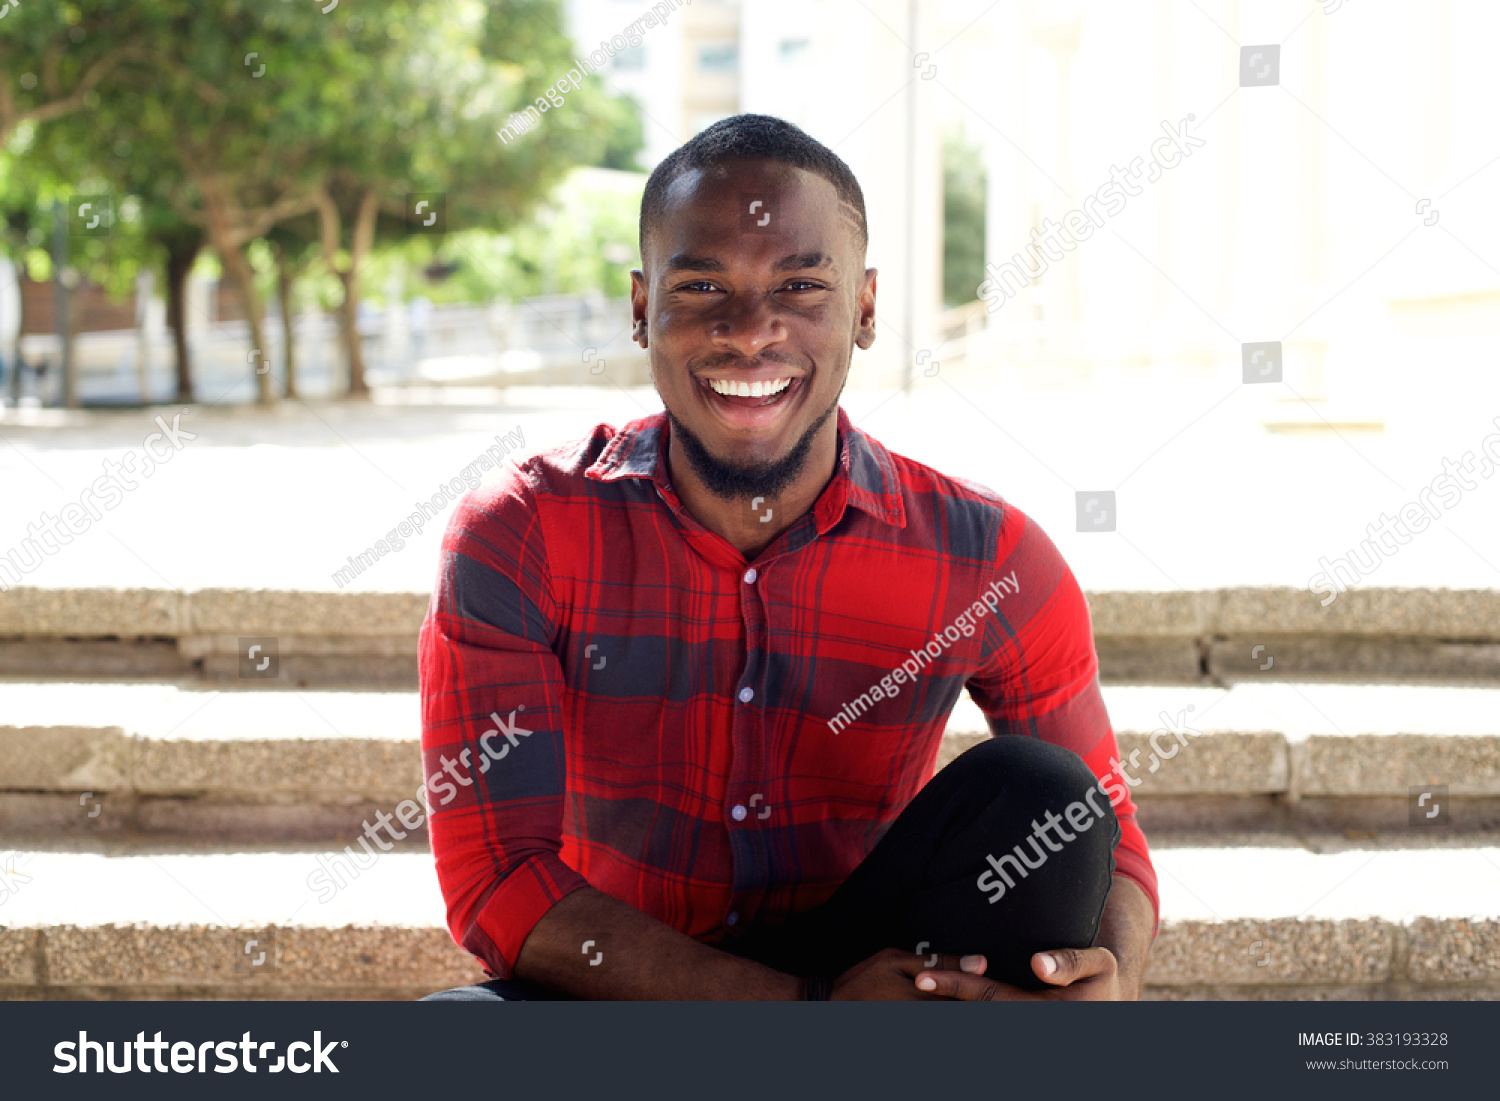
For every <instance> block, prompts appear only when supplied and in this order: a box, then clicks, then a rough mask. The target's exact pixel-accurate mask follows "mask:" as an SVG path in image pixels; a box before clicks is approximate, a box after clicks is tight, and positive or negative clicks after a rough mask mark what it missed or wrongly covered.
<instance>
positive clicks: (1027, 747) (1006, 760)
mask: <svg viewBox="0 0 1500 1101" xmlns="http://www.w3.org/2000/svg"><path fill="white" fill-rule="evenodd" d="M948 768H951V769H958V770H959V776H958V777H957V779H958V780H959V781H960V782H961V783H963V784H964V786H966V787H967V786H970V785H972V786H974V787H975V788H977V789H978V790H979V791H982V792H984V793H987V794H990V795H1001V794H1010V795H1012V796H1013V797H1014V798H1017V799H1020V800H1023V801H1025V802H1028V803H1032V804H1034V805H1036V806H1038V807H1044V808H1045V807H1051V808H1053V809H1054V810H1060V809H1061V808H1063V807H1065V806H1067V805H1068V804H1070V803H1075V802H1079V803H1085V804H1086V805H1089V806H1091V807H1093V808H1094V809H1095V811H1096V812H1098V813H1100V815H1101V817H1108V818H1113V817H1114V809H1113V808H1112V807H1111V806H1110V802H1109V798H1108V796H1106V795H1104V794H1103V793H1102V792H1101V791H1100V790H1099V778H1098V777H1097V776H1095V775H1094V773H1093V771H1092V770H1091V769H1090V768H1089V766H1088V765H1087V764H1085V763H1084V760H1083V758H1082V757H1080V756H1078V754H1076V753H1074V752H1073V751H1072V750H1070V749H1064V748H1063V747H1062V746H1058V745H1053V744H1052V743H1051V742H1044V741H1042V740H1040V739H1038V738H1023V737H1020V736H1019V735H1014V734H1002V735H999V736H998V737H994V738H990V739H989V740H988V741H984V742H981V743H979V744H978V745H976V746H974V747H973V748H972V749H970V750H968V751H967V752H965V753H963V754H961V755H960V756H958V757H957V758H955V759H954V761H953V762H952V763H951V764H950V765H949V766H948ZM945 771H946V770H945ZM1090 789H1093V791H1094V795H1093V799H1092V800H1090V799H1089V790H1090ZM1101 808H1102V809H1101Z"/></svg>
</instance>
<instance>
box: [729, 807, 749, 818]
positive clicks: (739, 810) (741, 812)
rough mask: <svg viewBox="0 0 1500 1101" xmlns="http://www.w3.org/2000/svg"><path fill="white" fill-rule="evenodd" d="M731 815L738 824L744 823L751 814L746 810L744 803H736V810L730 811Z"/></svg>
mask: <svg viewBox="0 0 1500 1101" xmlns="http://www.w3.org/2000/svg"><path fill="white" fill-rule="evenodd" d="M729 813H730V814H731V815H733V816H734V820H735V821H736V822H743V821H744V820H745V815H747V814H749V813H750V812H749V811H748V810H746V809H745V804H744V803H736V804H735V805H734V810H732V811H730V812H729Z"/></svg>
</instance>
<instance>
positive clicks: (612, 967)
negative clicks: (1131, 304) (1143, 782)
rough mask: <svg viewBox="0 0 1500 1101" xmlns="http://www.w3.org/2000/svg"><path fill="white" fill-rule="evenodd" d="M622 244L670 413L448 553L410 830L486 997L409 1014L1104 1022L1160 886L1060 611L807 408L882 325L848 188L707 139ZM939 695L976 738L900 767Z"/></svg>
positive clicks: (1083, 660) (718, 136)
mask: <svg viewBox="0 0 1500 1101" xmlns="http://www.w3.org/2000/svg"><path fill="white" fill-rule="evenodd" d="M640 238H641V270H640V271H636V272H633V273H632V290H631V297H632V309H633V315H634V322H635V329H634V339H635V340H636V342H637V343H638V344H640V346H641V347H642V348H644V349H646V351H647V353H648V355H649V356H650V362H651V371H652V377H653V379H654V382H655V385H656V389H657V391H658V393H659V394H660V395H661V399H662V404H663V405H664V406H665V410H666V411H665V414H658V415H655V416H650V417H645V418H642V419H640V420H637V421H634V422H632V423H630V424H627V425H625V426H624V427H623V428H622V429H620V430H618V431H617V430H615V429H613V428H611V427H609V426H607V425H600V426H598V427H596V428H595V429H594V430H593V432H592V434H591V435H590V436H589V437H588V438H587V439H585V440H582V441H581V442H579V443H577V444H575V445H572V446H569V447H563V448H559V449H556V450H553V451H550V452H547V453H544V454H541V455H538V456H535V457H534V458H532V459H531V460H529V461H528V462H526V463H525V464H524V465H523V466H522V467H521V468H520V469H519V470H516V469H512V470H510V471H507V472H506V475H505V477H504V478H503V479H502V480H501V481H500V482H499V483H497V484H495V485H493V486H490V487H486V488H482V489H480V490H477V491H475V492H473V493H471V494H470V495H469V496H468V497H467V498H466V499H465V501H464V503H463V504H462V505H461V506H460V508H459V509H458V510H456V512H455V514H454V517H453V519H452V521H451V523H450V525H449V529H448V532H447V535H446V537H445V539H444V543H443V557H442V565H441V569H440V575H439V579H438V584H437V590H436V592H435V594H434V597H433V601H432V605H431V608H430V611H429V615H428V618H427V621H426V623H425V624H424V625H423V629H422V636H421V676H422V709H423V738H422V744H423V755H424V765H425V768H426V772H427V776H428V792H429V799H430V802H431V804H432V814H431V816H430V820H429V829H430V832H431V838H432V845H433V851H434V853H435V855H436V859H437V870H438V878H439V882H440V883H441V886H442V890H443V895H444V898H445V901H446V903H447V908H448V916H449V927H450V929H451V930H452V933H453V936H454V938H455V939H456V940H457V941H458V942H459V943H460V944H461V945H463V946H464V947H465V948H467V949H468V950H469V951H470V952H472V953H473V954H474V955H475V956H477V957H478V958H479V959H480V960H481V961H483V963H484V965H485V967H486V970H487V971H488V972H489V973H490V974H491V975H492V976H494V979H493V981H491V982H488V983H485V984H483V985H481V986H476V987H469V988H464V989H462V990H460V991H454V992H449V993H447V994H443V995H435V997H438V998H494V997H499V998H505V999H511V998H522V999H525V998H555V997H572V998H672V999H706V998H742V999H798V998H820V997H829V996H831V997H833V998H835V999H845V998H847V999H888V998H902V999H939V998H942V999H953V998H958V999H975V1000H982V999H1009V998H1033V997H1046V998H1068V999H1081V998H1090V999H1107V998H1133V997H1137V996H1138V995H1139V991H1140V980H1141V970H1142V967H1143V965H1144V961H1145V956H1146V951H1147V948H1148V946H1149V943H1150V940H1151V937H1152V935H1153V929H1154V925H1155V916H1156V915H1155V909H1156V879H1155V873H1154V871H1153V870H1152V867H1151V862H1150V857H1149V854H1148V852H1147V848H1146V842H1145V838H1144V836H1143V835H1142V834H1141V831H1140V829H1139V827H1138V826H1137V825H1136V823H1135V814H1134V807H1133V805H1132V804H1131V802H1130V797H1129V793H1128V790H1127V789H1126V788H1125V786H1124V785H1122V784H1119V783H1117V782H1114V781H1113V778H1112V777H1111V775H1110V773H1111V768H1112V767H1114V768H1118V760H1117V759H1118V754H1117V750H1116V745H1115V739H1114V734H1113V732H1112V731H1111V729H1110V726H1109V720H1108V717H1107V715H1106V714H1105V710H1104V706H1103V702H1102V699H1101V697H1100V694H1099V687H1098V677H1097V667H1098V663H1097V658H1096V656H1095V653H1094V647H1093V640H1092V635H1091V631H1090V627H1089V621H1088V611H1087V606H1086V604H1085V603H1084V599H1083V594H1082V592H1081V591H1080V589H1079V587H1078V585H1077V583H1076V581H1075V580H1074V578H1073V576H1072V574H1071V572H1070V571H1069V570H1068V568H1067V566H1066V565H1065V564H1064V563H1063V561H1062V559H1061V557H1060V556H1059V554H1058V552H1057V550H1056V548H1055V547H1054V546H1053V545H1052V543H1051V542H1050V541H1049V540H1048V539H1047V537H1046V536H1045V535H1044V534H1043V533H1042V532H1041V531H1040V530H1039V529H1038V528H1037V527H1036V526H1035V525H1034V524H1032V523H1031V522H1030V521H1029V520H1028V519H1027V518H1026V517H1025V516H1023V515H1022V514H1021V513H1020V512H1018V511H1017V510H1016V509H1014V508H1012V507H1010V506H1009V505H1007V504H1005V503H1004V502H1003V501H1001V500H1000V499H999V498H998V497H996V496H994V495H993V494H992V493H990V492H989V491H987V490H984V489H982V488H980V487H977V486H974V485H971V484H969V483H965V482H962V481H960V480H958V479H953V478H948V477H944V476H943V475H940V474H938V473H937V472H935V471H933V470H931V469H929V468H927V467H924V466H922V465H920V464H918V463H915V462H912V461H911V460H909V459H905V458H902V457H900V456H897V455H894V454H892V453H890V452H889V451H887V450H885V449H884V448H883V447H881V446H880V445H879V444H878V443H876V442H875V441H874V440H873V439H871V438H870V437H869V436H867V435H866V434H864V433H863V432H861V431H859V430H858V429H856V428H855V427H854V426H853V425H852V423H851V422H850V420H849V418H848V416H847V415H846V414H845V413H844V412H843V410H842V409H840V408H839V407H838V398H839V395H840V393H841V392H842V390H843V386H844V382H845V379H846V377H847V375H848V370H849V365H850V361H851V358H852V354H853V349H854V347H855V346H856V345H858V346H859V347H860V348H868V347H870V345H871V344H872V343H873V342H874V339H875V324H876V321H875V294H876V271H875V269H873V268H870V269H866V268H865V266H864V256H865V247H866V241H867V231H866V224H865V211H864V198H863V195H862V193H861V191H860V188H859V184H858V182H857V181H856V180H855V179H854V177H853V175H852V173H850V171H849V169H848V167H847V166H846V165H845V164H844V163H843V162H842V161H841V160H839V159H838V158H837V157H836V156H835V155H834V154H833V153H832V152H831V151H829V150H828V149H826V148H825V147H824V146H822V145H821V144H819V143H818V142H816V141H814V140H813V139H811V138H810V137H808V136H807V135H806V134H804V133H803V132H802V131H801V130H799V129H797V128H796V127H794V126H792V125H790V124H788V123H786V122H783V121H781V120H779V119H774V118H769V117H766V116H759V115H741V116H737V117H735V118H730V119H726V120H724V121H722V122H719V123H717V124H715V125H714V126H712V127H710V128H709V129H707V130H705V131H704V132H703V133H701V134H699V135H698V136H697V137H695V138H694V139H693V140H692V141H690V142H688V143H687V144H686V145H684V146H683V147H682V148H680V149H678V150H677V151H676V152H675V153H673V154H672V155H671V156H670V157H668V158H667V159H666V160H665V161H663V162H662V163H661V165H660V166H659V167H658V168H657V169H656V170H655V172H653V173H652V175H651V178H650V180H649V181H648V183H647V185H646V190H645V193H644V195H643V197H642V202H641V226H640ZM965 687H967V688H968V690H969V692H970V694H971V695H972V696H973V697H974V699H975V701H976V702H977V703H978V704H979V706H980V707H981V708H982V709H983V710H984V712H985V713H986V715H987V717H988V719H989V722H990V726H991V729H992V730H993V731H994V733H995V735H996V737H994V738H993V739H990V740H989V741H987V742H986V743H984V744H983V745H980V746H977V747H975V748H974V749H972V750H970V751H969V752H968V753H966V754H964V755H962V756H960V757H959V758H958V759H957V760H955V761H954V762H952V763H951V764H950V765H949V766H948V767H947V768H945V769H944V770H942V771H941V772H940V773H938V775H937V776H936V777H934V778H932V779H931V780H930V782H928V778H929V777H931V775H932V769H933V766H934V764H935V761H936V756H937V752H938V748H939V743H940V741H941V739H942V733H943V729H944V726H945V723H946V720H947V716H948V714H949V712H950V710H951V709H952V707H953V704H954V703H955V701H956V700H957V698H958V694H959V692H960V691H961V690H962V689H963V688H965ZM1101 793H1102V795H1101ZM1112 804H1113V805H1112ZM1085 806H1087V807H1088V808H1089V809H1088V810H1083V809H1082V808H1083V807H1085ZM1117 845H1118V847H1116V846H1117Z"/></svg>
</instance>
